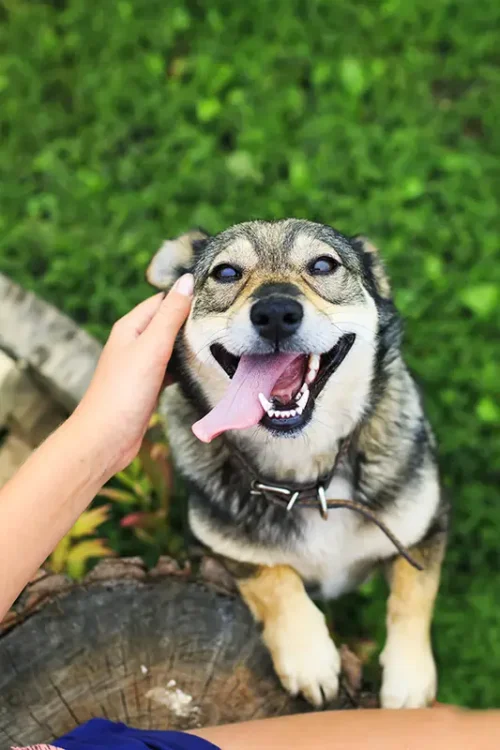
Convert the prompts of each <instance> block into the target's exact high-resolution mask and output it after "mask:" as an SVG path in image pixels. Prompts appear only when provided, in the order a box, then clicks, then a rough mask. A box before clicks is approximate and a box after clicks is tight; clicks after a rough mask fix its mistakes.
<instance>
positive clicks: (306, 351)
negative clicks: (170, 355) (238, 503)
mask: <svg viewBox="0 0 500 750" xmlns="http://www.w3.org/2000/svg"><path fill="white" fill-rule="evenodd" d="M185 271H191V272H192V273H193V274H194V276H195V294H194V301H193V307H192V311H191V314H190V317H189V320H188V322H187V323H186V326H185V328H184V331H183V333H182V335H181V336H180V338H179V341H178V346H179V352H180V355H181V359H182V361H183V363H184V365H185V368H186V370H187V374H188V375H189V379H190V381H191V383H192V384H193V386H194V388H193V393H197V394H198V400H199V401H201V402H202V403H201V406H202V408H204V409H205V411H208V414H206V416H204V418H203V419H202V420H200V421H199V422H198V423H197V424H196V425H195V426H194V432H195V434H196V435H197V436H198V437H199V438H200V439H201V440H204V441H206V442H209V441H210V440H212V439H213V438H214V437H216V436H217V435H219V434H221V433H222V432H225V431H227V430H242V433H241V435H240V434H239V438H241V437H243V438H244V437H245V436H247V437H248V439H256V438H255V436H257V435H260V436H261V437H262V436H263V435H264V436H265V438H266V440H268V439H269V438H271V437H275V438H281V437H284V436H300V435H302V436H306V437H307V436H309V438H311V436H312V435H313V434H314V433H318V432H321V431H323V432H326V433H327V435H328V434H329V431H330V432H331V433H332V435H331V436H332V439H334V437H335V436H334V434H333V433H337V432H338V433H339V434H338V435H336V439H338V437H340V436H342V433H344V434H345V433H346V431H347V432H348V431H349V429H352V426H353V425H354V424H355V423H356V421H358V420H359V419H360V418H361V417H362V415H363V413H364V411H365V410H366V408H367V400H368V399H369V394H370V389H371V384H372V381H373V378H374V373H375V371H376V364H377V357H378V355H379V350H380V346H381V335H380V334H381V330H382V328H383V327H384V325H386V324H387V321H388V320H389V319H392V317H393V315H394V309H393V307H392V303H391V301H390V289H389V282H388V279H387V276H386V274H385V271H384V268H383V266H382V263H381V261H380V258H379V256H378V253H377V252H376V250H375V248H374V247H373V246H372V245H371V244H370V243H369V242H368V241H366V240H364V239H363V238H359V237H358V238H351V239H348V238H347V237H345V236H343V235H342V234H340V233H339V232H337V231H336V230H334V229H332V228H331V227H328V226H323V225H320V224H315V223H312V222H309V221H299V220H292V219H290V220H285V221H277V222H264V221H256V222H247V223H244V224H238V225H236V226H233V227H231V228H230V229H227V230H226V231H224V232H222V233H221V234H219V235H217V236H214V237H209V236H208V235H207V234H206V233H204V232H202V231H195V232H190V233H187V234H185V235H183V236H181V237H179V238H177V239H176V240H173V241H168V242H166V243H164V245H163V246H162V247H161V248H160V250H159V251H158V253H157V254H156V256H155V257H154V259H153V261H152V263H151V265H150V267H149V269H148V274H147V277H148V280H149V281H150V282H151V283H152V284H153V285H155V286H157V287H159V288H162V289H168V288H169V287H171V286H172V284H173V283H174V281H175V280H176V278H177V277H178V276H179V275H180V274H181V273H183V272H185ZM248 428H254V429H248ZM323 442H324V441H323Z"/></svg>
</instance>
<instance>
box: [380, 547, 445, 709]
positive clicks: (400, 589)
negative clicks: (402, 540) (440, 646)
mask: <svg viewBox="0 0 500 750" xmlns="http://www.w3.org/2000/svg"><path fill="white" fill-rule="evenodd" d="M444 548H445V539H444V535H442V534H436V535H435V536H433V537H432V538H431V539H428V540H426V541H425V542H422V543H421V544H420V545H417V546H416V547H415V548H413V549H412V554H413V556H414V557H415V558H416V559H417V560H419V561H420V562H421V563H422V565H423V566H424V570H422V571H418V570H416V569H415V568H412V567H410V565H409V564H408V563H407V562H406V560H404V559H403V558H402V557H397V558H396V559H395V560H394V561H393V562H391V563H390V564H389V566H388V579H389V584H390V589H391V593H390V596H389V601H388V605H387V641H386V644H385V648H384V650H383V652H382V654H381V656H380V663H381V664H382V665H383V669H384V673H383V680H382V692H381V703H382V707H383V708H422V707H424V706H427V705H429V704H430V703H431V702H432V701H433V700H434V698H435V697H436V688H437V677H436V666H435V664H434V657H433V655H432V646H431V636H430V629H431V620H432V612H433V609H434V601H435V599H436V594H437V590H438V586H439V576H440V571H441V562H442V560H443V554H444Z"/></svg>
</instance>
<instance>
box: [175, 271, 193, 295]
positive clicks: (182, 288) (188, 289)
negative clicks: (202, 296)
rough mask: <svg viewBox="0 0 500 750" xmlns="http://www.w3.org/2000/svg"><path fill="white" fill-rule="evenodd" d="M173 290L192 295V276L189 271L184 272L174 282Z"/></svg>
mask: <svg viewBox="0 0 500 750" xmlns="http://www.w3.org/2000/svg"><path fill="white" fill-rule="evenodd" d="M174 290H175V291H176V292H177V293H178V294H183V295H184V296H185V297H192V296H193V291H194V277H193V275H192V274H191V273H185V274H184V276H181V277H180V279H177V281H176V282H175V284H174Z"/></svg>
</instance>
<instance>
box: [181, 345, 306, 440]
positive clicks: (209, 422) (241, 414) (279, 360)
mask: <svg viewBox="0 0 500 750" xmlns="http://www.w3.org/2000/svg"><path fill="white" fill-rule="evenodd" d="M297 357H300V354H269V355H265V356H246V355H244V356H243V357H241V359H240V361H239V363H238V369H237V370H236V372H235V374H234V377H233V378H232V380H231V382H230V383H229V386H228V389H227V391H226V393H225V394H224V396H223V398H222V399H221V400H220V401H219V403H218V404H217V406H215V407H214V408H213V409H212V411H210V412H209V413H208V414H207V416H206V417H203V419H200V421H199V422H196V424H194V425H193V432H194V434H195V435H196V437H197V438H198V439H199V440H202V441H203V442H204V443H209V442H210V441H211V440H213V439H214V438H215V437H217V436H218V435H220V434H221V433H222V432H225V431H226V430H242V429H244V428H245V427H253V426H254V425H256V424H258V423H259V422H260V420H261V419H262V417H263V416H264V409H263V408H262V406H261V403H260V401H259V393H263V394H264V396H265V397H266V398H269V397H270V395H271V392H272V390H273V387H274V385H275V383H276V382H277V380H278V379H279V377H280V376H281V375H282V374H283V372H284V371H285V370H286V368H287V367H288V366H289V365H290V364H291V363H292V362H293V361H294V359H297Z"/></svg>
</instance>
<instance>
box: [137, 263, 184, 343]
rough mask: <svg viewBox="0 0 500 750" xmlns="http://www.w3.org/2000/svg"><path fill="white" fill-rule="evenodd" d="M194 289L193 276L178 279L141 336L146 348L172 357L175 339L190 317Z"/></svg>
mask: <svg viewBox="0 0 500 750" xmlns="http://www.w3.org/2000/svg"><path fill="white" fill-rule="evenodd" d="M193 287H194V279H193V276H192V275H191V274H185V275H184V276H181V278H180V279H178V281H177V282H176V283H175V285H174V286H173V287H172V289H171V290H170V292H169V293H168V294H167V296H166V297H165V299H164V300H163V302H162V303H161V305H160V306H159V308H158V310H157V311H156V313H155V315H154V316H153V318H152V319H151V322H150V323H149V325H148V327H147V328H146V330H145V331H144V333H143V334H142V336H141V339H142V340H143V343H144V344H145V345H146V346H153V347H154V348H155V349H156V350H157V351H161V352H162V354H164V355H165V356H170V354H171V352H172V349H173V346H174V342H175V337H176V336H177V334H178V333H179V330H180V328H181V326H182V324H183V323H184V322H185V320H186V318H187V317H188V315H189V311H190V309H191V302H192V298H193Z"/></svg>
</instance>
